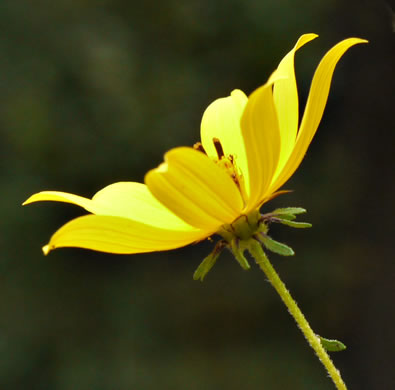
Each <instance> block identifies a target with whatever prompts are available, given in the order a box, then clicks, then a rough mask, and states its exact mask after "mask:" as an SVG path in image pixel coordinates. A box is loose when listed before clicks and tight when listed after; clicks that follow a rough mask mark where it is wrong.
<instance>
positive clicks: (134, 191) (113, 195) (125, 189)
mask: <svg viewBox="0 0 395 390" xmlns="http://www.w3.org/2000/svg"><path fill="white" fill-rule="evenodd" d="M38 201H56V202H67V203H73V204H75V205H78V206H80V207H83V208H84V209H85V210H87V211H89V212H91V213H93V214H98V215H111V216H117V217H123V218H129V219H132V220H134V221H138V222H142V223H145V224H147V225H152V226H156V227H159V228H165V229H175V230H177V229H178V230H188V229H190V230H195V229H194V228H193V227H192V226H190V225H188V224H186V223H185V222H184V221H183V220H181V219H180V218H178V217H177V216H176V215H174V214H173V213H172V212H171V211H170V210H169V209H167V208H166V207H165V206H163V205H162V204H161V203H159V202H158V201H157V200H156V198H154V197H153V196H152V194H151V192H150V191H149V190H148V188H147V186H146V185H144V184H141V183H134V182H119V183H114V184H111V185H109V186H107V187H105V188H103V189H102V190H100V191H99V192H97V193H96V194H95V195H94V197H93V198H92V199H87V198H84V197H82V196H78V195H74V194H69V193H66V192H58V191H43V192H39V193H37V194H34V195H32V196H31V197H30V198H29V199H28V200H26V201H25V202H24V203H23V204H24V205H25V204H29V203H32V202H38Z"/></svg>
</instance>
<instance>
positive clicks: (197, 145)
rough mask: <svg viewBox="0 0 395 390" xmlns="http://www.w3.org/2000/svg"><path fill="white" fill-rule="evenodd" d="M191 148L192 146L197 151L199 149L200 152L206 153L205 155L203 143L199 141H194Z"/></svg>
mask: <svg viewBox="0 0 395 390" xmlns="http://www.w3.org/2000/svg"><path fill="white" fill-rule="evenodd" d="M193 148H194V149H195V150H197V151H199V152H202V153H203V154H206V155H207V153H206V151H205V150H204V148H203V145H202V143H201V142H196V143H195V144H194V145H193Z"/></svg>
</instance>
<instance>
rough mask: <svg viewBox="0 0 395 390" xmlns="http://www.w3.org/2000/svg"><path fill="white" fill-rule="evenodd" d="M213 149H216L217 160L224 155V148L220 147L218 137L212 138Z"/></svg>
mask: <svg viewBox="0 0 395 390" xmlns="http://www.w3.org/2000/svg"><path fill="white" fill-rule="evenodd" d="M213 143H214V147H215V150H216V151H217V156H218V160H221V158H222V157H224V156H225V153H224V149H223V148H222V145H221V141H220V140H219V139H218V138H213Z"/></svg>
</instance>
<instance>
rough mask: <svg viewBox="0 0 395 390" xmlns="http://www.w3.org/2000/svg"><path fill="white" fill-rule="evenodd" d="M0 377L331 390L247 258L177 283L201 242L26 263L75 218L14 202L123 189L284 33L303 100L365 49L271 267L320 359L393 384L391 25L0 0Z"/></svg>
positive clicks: (362, 379)
mask: <svg viewBox="0 0 395 390" xmlns="http://www.w3.org/2000/svg"><path fill="white" fill-rule="evenodd" d="M0 23H1V26H2V29H1V31H2V34H1V35H0V52H1V56H0V99H1V104H0V152H1V162H2V163H1V166H0V174H1V179H2V180H1V183H2V187H1V188H2V202H1V204H0V208H1V215H2V218H1V225H0V226H1V234H0V242H1V245H2V248H3V250H2V256H1V258H0V269H1V272H0V291H1V294H0V359H1V364H0V388H1V389H2V390H8V389H9V390H11V389H12V390H19V389H21V390H22V389H23V390H25V389H32V390H35V389H40V390H41V389H53V390H66V389H73V390H79V389H81V390H83V389H84V390H85V389H95V390H96V389H97V390H102V389H103V390H107V389H120V390H122V389H158V388H159V389H191V390H193V389H205V390H210V389H229V390H231V389H240V388H242V389H257V388H266V389H332V388H333V386H332V384H331V383H330V382H329V380H328V378H327V377H326V374H325V372H324V370H323V368H322V367H321V366H320V364H319V362H318V361H316V358H315V356H313V353H312V351H311V350H310V349H309V348H308V347H307V345H306V343H305V342H304V340H303V338H302V336H301V334H300V332H299V330H298V329H297V328H296V326H295V325H294V324H293V321H292V319H291V318H290V316H289V315H288V313H287V312H286V310H285V308H284V307H283V305H282V303H281V302H280V300H279V299H278V297H277V296H276V294H275V292H274V291H273V289H272V288H271V287H270V286H269V285H268V283H265V277H264V275H263V274H261V272H260V271H259V270H258V269H257V268H253V269H252V270H251V271H249V272H243V271H242V270H241V269H240V267H239V266H238V264H237V263H236V261H234V260H233V259H232V258H231V256H230V255H227V254H224V255H223V256H221V258H220V259H219V261H218V263H217V265H216V266H215V267H214V269H213V270H212V271H211V272H210V274H209V275H208V277H207V278H206V279H205V281H204V283H198V282H194V281H193V280H192V274H193V271H194V270H195V268H196V267H197V265H198V264H199V262H200V261H201V259H203V257H204V256H205V255H206V254H207V253H209V251H210V249H211V247H212V243H209V242H206V243H201V244H199V245H195V246H192V247H189V248H184V249H180V250H177V251H172V252H166V253H154V254H145V255H135V256H113V255H108V254H107V255H104V254H99V253H93V252H89V251H83V250H78V249H68V250H59V251H55V252H54V253H51V255H50V256H49V257H44V256H43V255H42V253H41V251H40V246H41V245H42V244H44V243H45V242H46V240H47V239H48V238H49V236H50V234H51V233H53V232H54V231H55V229H56V228H58V227H59V226H61V225H62V224H63V223H64V222H66V221H67V220H69V219H70V218H72V217H75V216H77V215H81V214H83V213H84V212H83V211H82V210H80V209H78V208H75V207H72V206H67V205H60V204H49V203H47V204H37V205H34V206H29V207H28V208H22V207H21V206H20V204H21V203H22V201H24V200H25V199H26V198H27V197H28V196H29V195H30V194H32V193H34V192H36V191H39V190H44V189H57V190H63V191H68V192H74V193H78V194H81V195H85V196H91V195H93V194H94V193H95V192H96V191H97V190H99V189H100V188H102V187H104V186H105V185H107V184H110V183H113V182H116V181H120V180H131V181H141V180H142V179H143V177H144V173H145V172H146V171H147V169H150V168H152V167H154V166H156V165H157V164H158V163H159V162H160V161H161V160H162V155H163V153H164V152H165V151H166V150H167V149H168V148H171V147H174V146H177V145H190V144H192V143H194V142H195V141H196V140H197V139H198V137H199V124H200V118H201V115H202V112H203V110H204V109H205V107H206V106H207V105H208V104H209V103H210V102H211V101H212V100H214V99H215V98H217V97H220V96H225V95H227V94H228V93H229V92H230V91H231V90H232V89H233V88H242V89H244V90H245V91H246V92H248V93H249V92H251V91H252V90H253V89H254V88H255V87H257V86H259V85H260V84H262V83H263V82H265V80H266V79H267V77H268V75H269V74H270V73H271V72H272V71H273V69H274V68H275V66H276V65H277V63H278V61H279V60H280V59H281V58H282V56H283V55H284V54H285V53H286V52H287V51H288V50H289V49H290V48H291V47H292V46H293V44H294V42H295V41H296V39H297V38H298V37H299V35H300V34H302V33H305V32H316V33H318V34H320V38H319V39H318V40H316V41H315V42H314V43H312V44H309V45H308V46H307V47H306V48H303V50H301V52H300V53H298V56H297V59H296V61H297V62H296V65H297V76H298V80H299V88H300V94H301V96H302V100H303V101H304V100H305V99H306V95H307V91H308V86H309V82H310V80H311V76H312V72H313V70H314V68H315V66H316V64H317V63H318V61H319V59H320V58H321V56H322V55H323V54H324V52H325V51H326V50H327V49H328V48H329V47H331V46H332V45H333V44H335V43H336V42H338V41H339V40H341V39H343V38H346V37H350V36H359V37H362V38H367V39H369V40H370V44H369V45H368V46H363V47H356V48H353V49H351V51H350V53H347V54H346V56H345V58H344V59H342V60H341V63H340V65H339V67H338V69H337V70H336V72H335V77H334V81H333V85H332V91H331V95H330V99H329V103H328V107H327V110H326V113H325V116H324V119H323V123H322V125H321V127H320V129H319V131H318V133H317V136H316V138H315V140H314V142H313V144H312V146H311V148H310V150H309V152H308V154H307V156H306V158H305V161H304V163H303V164H302V167H301V169H300V170H299V171H298V173H297V174H296V175H295V177H294V178H293V179H292V180H291V181H290V182H289V183H288V184H287V185H286V188H290V189H294V190H295V192H293V193H291V194H289V195H284V196H283V197H279V198H277V199H275V200H274V201H273V202H271V204H269V205H266V209H267V210H271V209H274V208H275V207H280V206H303V207H305V208H307V209H308V210H309V214H307V216H306V218H305V219H306V220H308V221H310V222H312V223H313V225H314V227H313V229H310V230H308V231H306V230H305V231H295V230H294V229H287V228H286V227H278V228H276V230H275V234H273V236H274V237H276V238H277V239H279V240H280V241H285V242H288V243H289V244H290V245H291V246H292V247H293V248H294V249H295V251H296V256H295V257H294V258H291V259H289V258H287V259H280V258H279V256H278V257H276V256H272V259H273V261H274V265H275V266H276V268H277V269H278V270H279V272H280V274H281V275H282V277H283V279H284V281H285V282H286V284H287V285H288V287H289V288H290V290H291V292H292V293H293V295H294V296H295V298H296V299H297V300H298V302H299V304H300V305H301V307H302V308H303V310H304V312H305V314H306V316H307V317H308V319H309V320H310V321H311V324H312V326H313V329H315V330H316V331H317V332H318V333H319V334H321V335H323V336H325V337H329V338H337V339H340V340H342V341H343V342H344V343H345V344H346V345H347V346H348V349H347V350H346V351H344V352H342V353H339V354H334V355H333V358H334V360H335V362H336V365H337V366H338V367H339V368H340V370H341V371H342V373H343V375H344V378H345V381H346V382H347V383H348V384H349V387H350V389H362V390H363V389H376V388H380V389H390V388H391V384H393V383H394V381H395V378H394V377H393V375H394V372H393V359H392V355H393V348H394V336H393V327H394V317H395V316H394V305H393V299H394V290H393V283H394V280H393V276H394V264H393V242H392V241H393V240H392V237H390V232H391V228H392V225H390V222H391V221H392V218H391V217H392V215H391V216H389V215H388V209H390V212H392V211H393V210H392V209H393V208H392V207H391V204H392V203H393V199H394V195H395V193H394V192H395V191H394V185H393V145H394V133H393V101H391V97H393V90H394V75H393V69H394V33H393V31H392V26H391V15H390V13H389V9H388V5H386V3H385V2H384V1H383V2H380V1H379V2H377V1H373V0H372V1H367V0H365V1H364V0H359V1H358V0H350V1H347V2H344V1H340V0H331V1H329V0H328V1H319V2H318V1H311V0H310V1H306V0H304V1H301V0H293V1H291V0H267V1H262V0H243V1H242V0H228V1H224V0H221V1H220V0H217V1H216V0H214V1H207V0H200V1H193V0H186V1H183V2H177V1H174V0H167V1H164V2H154V1H152V0H151V1H145V2H134V1H121V0H112V1H110V0H102V1H93V0H79V1H76V0H74V1H72V0H58V1H56V2H50V1H49V0H37V1H34V2H31V1H28V0H16V1H11V0H5V1H2V2H1V4H0Z"/></svg>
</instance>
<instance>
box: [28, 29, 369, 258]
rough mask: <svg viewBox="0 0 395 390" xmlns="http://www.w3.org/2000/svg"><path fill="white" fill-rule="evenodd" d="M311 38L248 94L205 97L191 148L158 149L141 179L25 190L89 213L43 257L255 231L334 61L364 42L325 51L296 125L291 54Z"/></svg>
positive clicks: (296, 159)
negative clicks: (91, 187) (87, 191)
mask: <svg viewBox="0 0 395 390" xmlns="http://www.w3.org/2000/svg"><path fill="white" fill-rule="evenodd" d="M316 37H317V35H315V34H305V35H303V36H302V37H300V39H299V40H298V42H297V43H296V45H295V47H294V48H293V49H292V50H291V51H290V52H289V53H288V54H287V55H286V56H285V57H284V58H283V60H282V61H281V62H280V64H279V66H278V68H277V70H276V71H275V72H274V73H273V74H272V76H271V77H270V78H269V80H268V81H267V83H266V84H264V85H263V86H261V87H259V88H258V89H257V90H255V91H254V92H253V93H252V94H251V95H250V96H249V97H248V98H247V96H246V95H245V94H244V93H243V92H242V91H240V90H234V91H233V92H232V93H231V95H230V96H228V97H226V98H222V99H218V100H216V101H214V102H213V103H212V104H211V105H210V106H209V107H208V108H207V109H206V111H205V112H204V115H203V118H202V123H201V144H200V143H199V144H197V145H195V147H194V148H191V147H179V148H175V149H172V150H170V151H169V152H167V153H166V154H165V159H164V160H165V161H164V163H162V164H161V165H160V166H159V167H158V168H156V169H153V170H151V171H149V172H148V173H147V175H146V177H145V185H144V184H141V183H134V182H121V183H115V184H111V185H109V186H108V187H105V188H104V189H102V190H100V191H99V192H98V193H96V194H95V195H94V197H93V198H92V199H87V198H83V197H80V196H77V195H73V194H69V193H64V192H57V191H44V192H40V193H37V194H34V195H32V196H31V197H30V198H29V199H27V200H26V202H25V203H24V204H28V203H32V202H37V201H44V200H47V201H58V202H67V203H73V204H76V205H78V206H81V207H83V208H85V209H86V210H87V211H88V212H90V213H91V214H89V215H85V216H82V217H79V218H76V219H74V220H72V221H70V222H68V223H66V224H65V225H64V226H62V227H61V228H60V229H59V230H58V231H57V232H56V233H55V234H54V235H53V236H52V237H51V239H50V241H49V243H48V245H46V246H44V248H43V250H44V253H45V254H47V253H48V252H49V251H50V250H52V249H55V248H59V247H80V248H87V249H93V250H97V251H103V252H110V253H142V252H152V251H162V250H169V249H174V248H179V247H182V246H185V245H188V244H191V243H193V242H197V241H200V240H203V239H205V238H207V237H209V236H211V235H213V234H215V233H220V234H222V235H223V236H224V237H225V238H226V234H229V232H232V231H233V232H235V234H236V236H238V237H239V238H240V239H245V238H246V239H247V238H249V237H248V236H249V235H251V234H253V233H254V231H256V228H257V218H259V214H258V211H259V208H260V207H261V205H262V204H263V203H264V202H266V201H268V200H269V199H271V198H272V197H273V196H275V195H276V191H277V190H278V189H279V188H280V187H281V186H282V185H283V184H284V183H285V182H286V181H287V180H288V179H289V178H290V176H291V175H292V174H293V173H294V172H295V170H296V169H297V168H298V166H299V164H300V163H301V161H302V159H303V157H304V155H305V153H306V150H307V148H308V146H309V144H310V142H311V140H312V138H313V136H314V134H315V132H316V130H317V127H318V125H319V123H320V120H321V117H322V114H323V111H324V108H325V105H326V101H327V97H328V93H329V88H330V83H331V79H332V75H333V71H334V68H335V66H336V64H337V62H338V61H339V59H340V58H341V56H342V55H343V54H344V53H345V51H346V50H347V49H349V48H350V47H351V46H353V45H355V44H357V43H362V42H366V41H365V40H362V39H358V38H350V39H346V40H344V41H342V42H340V43H338V44H337V45H336V46H334V47H333V48H332V49H331V50H330V51H329V52H327V53H326V55H325V56H324V57H323V59H322V60H321V62H320V64H319V65H318V67H317V69H316V71H315V74H314V77H313V81H312V84H311V88H310V93H309V96H308V100H307V103H306V108H305V110H304V114H303V118H302V120H301V123H300V126H299V119H298V111H299V107H298V94H297V88H296V81H295V73H294V54H295V52H296V51H297V50H298V49H299V48H300V47H302V46H303V45H304V44H306V43H307V42H309V41H311V40H312V39H314V38H316ZM240 221H242V222H243V223H240ZM251 224H252V226H253V227H252V228H251V229H250V230H249V229H247V230H246V229H245V226H251ZM243 226H244V228H243ZM243 234H244V235H245V236H246V237H243Z"/></svg>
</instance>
